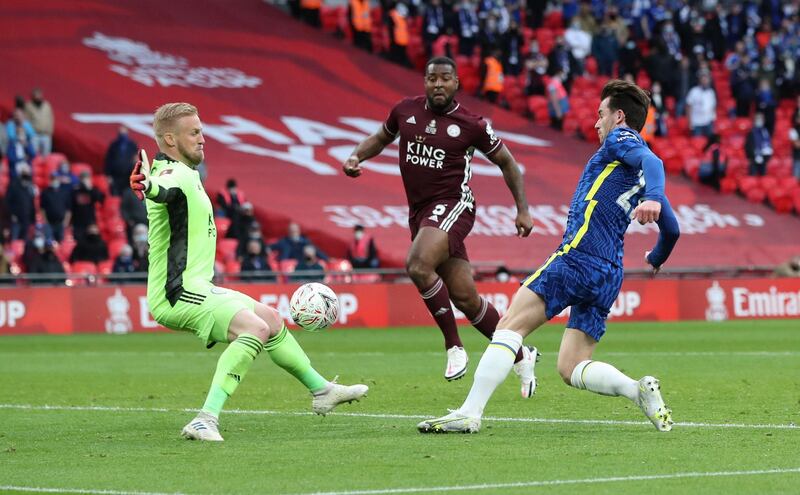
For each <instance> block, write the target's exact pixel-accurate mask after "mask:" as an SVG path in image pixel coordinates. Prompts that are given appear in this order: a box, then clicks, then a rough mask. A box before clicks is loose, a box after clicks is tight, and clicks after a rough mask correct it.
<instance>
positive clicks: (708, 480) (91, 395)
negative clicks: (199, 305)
mask: <svg viewBox="0 0 800 495" xmlns="http://www.w3.org/2000/svg"><path fill="white" fill-rule="evenodd" d="M461 333H462V337H463V338H464V341H465V345H466V347H467V348H468V351H469V352H470V359H471V363H470V372H469V373H468V375H467V377H466V378H465V379H463V380H460V381H457V382H453V383H447V382H445V380H444V379H443V378H442V373H443V370H444V352H443V351H442V349H441V348H442V340H441V336H440V335H439V332H438V330H436V329H433V328H406V329H391V330H332V331H327V332H323V333H318V334H310V333H305V332H302V333H296V335H297V337H298V340H299V341H300V342H301V344H302V345H303V347H304V348H305V349H306V351H307V352H308V354H309V355H310V356H311V359H312V362H313V363H314V365H315V367H316V368H317V369H318V370H319V371H320V372H322V373H323V374H324V375H326V376H327V377H328V378H333V376H334V375H336V374H338V375H340V381H341V382H343V383H355V382H363V383H366V384H368V385H369V386H370V393H369V396H368V397H367V398H366V399H365V400H364V401H362V402H360V403H357V404H352V405H344V406H341V407H340V408H338V409H337V410H336V411H335V412H334V413H333V414H331V415H329V416H327V417H320V416H313V415H311V414H310V403H311V401H310V396H309V395H308V393H307V392H306V391H305V389H304V388H303V387H302V386H301V385H300V384H299V383H297V382H296V381H295V380H294V379H293V378H292V377H291V376H289V375H288V374H286V373H285V372H283V371H282V370H280V369H278V368H277V367H276V366H274V365H273V364H272V363H271V361H270V360H269V358H268V357H267V356H266V354H265V355H262V356H261V357H259V359H258V362H256V363H255V365H254V367H253V368H252V369H251V370H250V373H249V374H248V376H247V377H246V379H245V380H244V381H243V383H242V385H241V386H240V387H239V390H238V391H237V393H236V395H235V396H234V397H232V399H231V400H230V401H229V403H228V409H229V410H230V411H229V412H226V413H223V416H222V418H221V420H222V424H221V432H222V434H223V436H224V437H225V439H226V441H225V442H224V443H223V444H205V443H198V442H189V441H185V440H182V439H181V438H179V432H180V429H181V428H182V427H183V425H184V424H185V423H186V422H188V421H189V420H190V419H192V417H193V412H192V411H191V410H192V409H194V408H197V407H199V406H200V405H201V404H202V402H203V399H204V397H205V393H206V390H207V387H208V384H209V382H210V379H211V375H212V373H213V369H214V366H215V363H216V356H217V355H218V354H219V352H220V351H221V350H220V347H221V346H218V347H217V348H215V349H213V350H210V351H206V350H204V348H203V346H202V345H201V344H200V342H199V341H197V340H196V339H195V338H193V337H191V336H189V335H183V334H175V333H164V334H150V335H144V334H138V335H127V336H108V335H76V336H69V337H58V336H21V337H0V391H2V394H1V395H0V491H5V492H14V491H20V492H22V490H30V489H34V488H37V489H42V490H44V489H53V491H51V493H76V492H83V493H109V494H122V493H132V492H138V493H148V494H150V493H176V492H181V493H187V494H217V493H219V494H227V493H231V494H234V493H235V494H255V493H265V494H310V493H318V492H320V493H337V494H344V493H347V494H381V493H465V494H479V493H480V494H495V493H497V494H503V495H505V494H534V493H536V494H538V493H559V494H562V493H563V494H568V493H576V492H578V491H584V492H586V493H592V494H594V493H609V494H624V493H703V494H709V493H721V494H722V493H725V494H730V493H759V494H764V493H798V492H799V491H800V488H799V487H800V428H798V427H796V426H795V425H796V424H800V322H798V321H797V320H794V321H760V322H729V323H718V324H709V323H670V324H642V323H639V324H621V323H618V324H611V325H610V326H609V331H608V333H607V334H606V337H605V338H604V339H603V341H602V343H601V344H600V345H599V347H598V351H597V353H596V355H595V357H596V358H597V359H600V360H604V361H608V362H611V363H613V364H615V365H616V366H617V367H618V368H620V369H621V370H623V371H624V372H626V373H628V374H629V375H631V376H633V377H636V378H638V377H640V376H642V375H644V374H653V375H655V376H657V377H659V378H660V379H661V384H662V389H663V391H664V396H665V400H666V402H667V404H668V405H670V406H671V407H672V409H673V411H674V418H675V421H676V425H675V428H674V429H673V431H672V432H670V433H659V432H657V431H656V430H655V429H654V428H653V427H652V426H651V425H650V424H649V423H645V418H644V416H643V415H642V414H641V413H640V411H639V410H638V409H637V408H636V407H635V406H633V405H632V404H630V403H629V402H628V401H627V400H626V399H623V398H608V397H601V396H597V395H594V394H591V393H589V392H586V391H578V390H575V389H572V388H570V387H567V386H565V385H564V384H563V383H562V382H561V380H560V378H559V377H558V375H557V373H556V371H555V364H556V350H557V347H558V343H559V341H560V337H561V327H556V326H549V327H545V328H543V329H541V330H539V331H538V332H536V333H534V334H533V335H532V336H531V337H529V338H528V339H527V340H526V342H528V343H533V344H535V345H537V346H538V347H539V348H540V349H541V350H542V352H543V358H542V361H541V362H540V363H539V365H538V367H537V375H538V376H539V389H538V391H537V393H536V395H535V396H534V398H532V399H530V400H523V399H521V398H520V396H519V390H518V383H517V381H516V377H515V376H514V375H513V374H512V375H510V376H509V378H508V380H506V382H505V383H504V384H503V386H501V388H499V389H498V390H497V392H496V393H495V395H494V397H493V399H492V401H491V402H490V403H489V406H488V408H487V410H486V416H487V417H485V418H484V422H483V429H482V431H481V432H480V433H479V434H477V435H421V434H419V433H417V431H416V429H415V425H416V423H417V422H418V421H419V420H421V419H423V418H425V417H432V416H440V415H442V414H445V413H446V412H447V408H456V407H458V406H459V405H460V404H461V402H462V401H463V399H464V397H465V396H466V394H467V391H468V390H469V387H470V385H471V383H472V373H473V371H474V369H475V367H476V366H477V364H478V360H479V359H480V355H481V353H482V352H483V350H484V348H485V345H486V341H485V340H483V339H482V337H480V336H479V335H478V334H477V332H476V331H474V330H473V329H471V328H462V330H461ZM44 406H51V408H45V407H44ZM492 418H495V419H492Z"/></svg>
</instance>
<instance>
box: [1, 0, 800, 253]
mask: <svg viewBox="0 0 800 495" xmlns="http://www.w3.org/2000/svg"><path fill="white" fill-rule="evenodd" d="M230 3H231V2H230V1H228V0H216V1H214V0H211V1H206V2H203V8H197V7H196V5H195V2H191V1H189V0H173V1H171V2H170V4H169V5H170V10H171V11H173V12H180V22H175V21H176V19H175V18H174V17H170V16H169V15H167V16H154V15H153V12H162V11H163V10H164V2H163V1H161V0H135V1H134V0H119V1H115V2H82V3H81V4H80V15H77V14H76V12H77V11H76V8H75V5H74V2H71V1H68V0H37V1H35V2H32V1H29V0H4V1H3V2H2V4H3V7H2V15H0V59H2V60H3V61H4V67H7V68H13V70H6V71H4V72H3V75H2V77H0V107H1V108H4V109H5V110H6V111H8V110H10V104H11V102H12V101H13V98H14V95H17V94H27V93H28V92H29V91H30V89H31V88H33V87H35V86H39V87H42V88H43V90H44V93H45V96H46V97H47V99H48V100H49V101H50V102H51V103H52V104H53V107H54V110H55V114H56V146H57V147H58V148H59V149H60V150H62V151H66V152H68V153H69V154H70V155H71V156H73V157H74V158H76V159H79V160H83V161H86V162H89V163H90V164H91V165H92V166H94V168H95V169H96V170H100V169H101V165H102V157H103V154H104V152H105V148H106V146H107V145H108V143H109V142H110V141H111V140H112V139H113V138H114V136H115V134H116V131H117V128H118V126H119V125H120V124H124V125H126V126H127V127H128V128H129V129H130V130H131V135H132V137H134V138H135V139H136V140H137V141H138V142H139V143H140V145H143V146H146V147H147V148H148V149H149V150H153V149H154V148H155V143H154V142H153V139H152V129H151V127H150V122H151V118H152V112H153V110H154V109H155V108H156V107H158V106H159V105H161V104H163V103H165V102H169V101H189V102H192V103H194V104H195V105H197V106H198V108H199V109H200V116H201V118H202V119H203V122H204V126H205V127H204V133H205V136H206V148H205V149H206V158H207V162H208V168H209V177H208V180H207V184H206V185H207V187H208V188H209V190H210V191H216V190H218V189H219V188H220V187H221V186H222V185H223V184H224V183H225V181H226V179H227V178H228V177H236V178H237V179H238V182H239V184H240V186H241V187H242V189H243V190H244V191H245V193H246V194H247V196H248V197H249V198H251V199H252V200H253V201H254V202H255V207H256V211H257V212H258V214H259V215H260V217H261V218H262V220H264V222H263V224H264V228H265V229H266V230H267V232H266V236H267V237H277V236H282V235H284V234H285V226H286V222H287V221H288V220H289V219H293V220H297V221H299V222H300V223H301V225H302V227H303V229H304V230H305V231H306V232H308V233H309V234H310V236H311V238H312V240H313V241H314V242H315V243H318V244H320V245H321V247H322V248H323V249H324V250H325V251H327V252H328V253H329V254H331V255H334V256H343V255H344V249H345V245H346V242H347V241H348V240H349V239H350V238H351V237H352V227H353V225H355V224H357V223H360V224H362V225H364V226H366V227H367V229H368V230H369V231H370V232H371V233H372V234H373V235H374V237H375V238H376V242H377V246H378V249H379V251H380V253H381V257H382V258H383V260H384V262H385V263H387V264H390V265H394V266H402V263H403V260H404V259H405V254H406V251H407V249H408V246H409V233H408V227H407V209H406V203H405V195H404V192H403V187H402V184H401V180H400V178H399V177H398V165H397V153H398V149H397V146H396V145H392V146H390V147H388V148H387V149H386V151H385V153H384V154H383V155H382V156H379V157H376V158H375V159H373V160H369V161H368V162H367V163H366V164H365V173H364V175H363V176H362V177H361V178H359V179H358V180H352V179H348V178H346V177H344V176H343V175H342V174H341V173H340V164H341V163H342V161H343V160H344V159H345V158H346V157H347V156H349V154H350V152H351V150H352V149H353V147H354V145H355V144H356V143H357V142H358V141H360V140H361V139H363V138H364V137H366V136H367V134H368V133H371V132H373V131H375V130H376V129H377V128H378V126H379V124H380V122H381V121H382V120H383V119H384V118H385V117H386V115H387V113H388V112H389V109H390V108H391V107H392V105H394V104H395V103H396V102H397V101H399V100H400V99H401V98H402V97H403V96H407V95H416V94H420V93H421V92H422V91H423V81H422V77H421V76H420V74H418V73H415V72H412V71H409V70H407V69H404V68H401V67H398V66H395V65H392V64H389V63H388V62H385V61H383V60H381V59H379V58H378V57H374V56H372V55H369V54H367V53H364V52H363V51H360V50H356V49H354V48H353V47H352V46H350V45H349V44H348V43H347V42H345V41H342V40H336V39H334V38H332V37H329V36H326V35H324V34H322V33H321V32H320V31H318V30H314V29H311V28H309V27H307V26H303V25H301V24H300V23H299V22H297V21H295V20H292V19H290V18H289V17H288V16H286V15H285V14H284V13H282V12H281V11H279V10H277V9H275V8H273V7H270V6H268V5H266V4H265V3H264V2H263V1H262V0H237V2H236V7H235V8H231V7H230ZM211 19H213V21H211ZM143 26H145V27H146V28H143ZM584 96H590V95H584ZM593 96H598V95H593ZM458 98H459V99H460V100H461V102H462V103H463V104H464V105H465V106H466V107H468V108H470V109H472V110H473V111H474V112H476V113H480V114H482V115H484V116H485V117H487V118H489V119H491V120H492V123H493V127H494V128H495V129H496V130H497V132H498V134H499V135H500V136H501V137H502V138H503V139H504V141H505V143H506V144H507V145H508V147H509V149H510V150H511V151H512V153H513V154H514V156H515V157H516V158H517V160H518V161H519V163H520V164H521V166H522V167H524V171H525V187H526V190H527V195H528V199H529V201H530V203H531V212H532V215H533V218H534V222H535V233H534V235H533V236H532V237H531V238H529V239H525V240H520V239H515V238H514V233H515V232H516V230H515V228H514V223H513V220H514V209H513V201H512V198H511V194H510V193H509V192H508V189H507V188H506V186H505V183H504V181H503V178H502V176H501V174H500V171H499V169H498V168H497V167H496V166H494V165H493V164H491V163H489V162H488V161H487V160H486V159H485V158H483V157H479V156H476V159H475V161H474V163H473V180H472V185H473V187H474V190H475V196H476V198H477V204H478V209H477V218H476V223H475V228H474V230H473V232H472V234H471V235H470V237H469V238H468V240H467V246H468V248H469V252H470V257H471V258H472V259H473V260H474V261H482V262H502V263H504V264H506V265H507V266H510V267H514V268H524V267H535V266H538V265H539V264H541V263H542V262H543V261H544V260H545V259H546V258H547V256H549V254H550V253H551V252H552V251H553V250H554V249H555V247H556V246H557V245H558V244H559V242H560V240H561V235H562V233H563V229H564V224H565V221H566V213H567V211H568V207H567V205H568V204H569V201H570V198H571V196H572V193H573V192H574V189H575V185H576V182H577V179H578V177H579V175H580V173H581V170H582V167H583V166H584V164H585V163H586V160H587V159H588V158H589V156H590V155H591V154H592V153H593V152H594V150H595V145H590V144H588V143H584V142H581V141H578V140H576V139H574V138H571V137H569V136H567V135H565V134H562V133H557V132H554V131H551V130H549V129H547V128H543V127H541V126H535V125H533V124H531V122H530V121H528V120H526V119H523V118H521V117H519V116H517V115H513V114H511V113H510V112H507V111H505V110H503V109H501V108H500V107H497V106H491V105H487V104H485V103H484V102H481V101H477V100H474V99H473V98H471V97H470V96H468V95H464V94H461V95H459V96H458ZM0 113H2V112H0ZM781 152H784V151H781ZM152 154H153V153H151V156H152ZM667 192H668V193H669V196H670V198H671V200H672V203H673V205H674V206H675V209H676V213H677V215H678V217H679V220H680V224H681V230H682V234H683V235H682V237H681V240H680V242H679V244H678V246H677V248H676V250H675V252H674V254H673V256H672V258H671V259H670V266H673V267H676V266H680V267H692V266H708V265H768V264H777V263H780V262H783V261H785V260H786V259H788V258H789V257H790V256H792V255H795V254H797V253H798V252H800V237H798V235H797V232H798V231H799V230H800V223H799V221H798V219H797V218H796V217H793V216H780V215H777V214H775V213H774V212H773V211H771V210H769V209H767V208H766V207H765V206H763V205H754V204H751V203H748V202H746V201H744V200H742V199H740V198H736V197H732V196H726V195H721V194H717V193H715V192H712V191H711V190H710V189H708V188H703V187H700V186H697V185H695V184H692V183H689V182H688V181H685V180H682V179H679V178H670V179H669V180H668V184H667ZM655 240H656V233H655V228H654V226H652V225H650V226H647V227H641V226H639V225H633V226H632V227H631V229H630V232H629V234H628V236H627V241H626V244H627V246H626V247H627V249H626V255H625V265H626V267H628V268H637V267H638V268H641V267H644V261H643V254H644V252H645V250H647V249H650V248H651V247H652V246H653V244H654V243H655Z"/></svg>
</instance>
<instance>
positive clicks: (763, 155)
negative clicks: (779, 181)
mask: <svg viewBox="0 0 800 495" xmlns="http://www.w3.org/2000/svg"><path fill="white" fill-rule="evenodd" d="M744 152H745V154H746V155H747V158H748V160H750V167H749V171H748V173H749V174H750V175H756V176H763V175H766V174H767V164H768V163H769V160H770V158H772V138H771V137H770V135H769V131H767V128H766V127H765V126H764V114H763V113H760V112H757V113H756V116H755V119H754V120H753V128H752V129H750V133H748V134H747V139H746V140H745V143H744Z"/></svg>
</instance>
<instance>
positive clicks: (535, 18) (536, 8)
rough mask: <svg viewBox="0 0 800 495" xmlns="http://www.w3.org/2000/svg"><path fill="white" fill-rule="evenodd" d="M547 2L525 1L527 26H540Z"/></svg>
mask: <svg viewBox="0 0 800 495" xmlns="http://www.w3.org/2000/svg"><path fill="white" fill-rule="evenodd" d="M547 4H548V1H547V0H527V1H526V2H525V20H526V21H527V23H528V27H529V28H533V29H537V28H540V27H542V23H543V22H544V12H545V10H547Z"/></svg>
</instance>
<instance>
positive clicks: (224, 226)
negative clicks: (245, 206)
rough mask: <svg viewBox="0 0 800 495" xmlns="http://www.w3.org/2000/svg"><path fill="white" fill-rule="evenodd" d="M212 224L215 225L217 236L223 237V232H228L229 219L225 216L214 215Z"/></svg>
mask: <svg viewBox="0 0 800 495" xmlns="http://www.w3.org/2000/svg"><path fill="white" fill-rule="evenodd" d="M214 224H215V225H216V226H217V238H223V237H225V234H227V233H228V229H229V228H230V226H231V219H230V218H227V217H216V218H214Z"/></svg>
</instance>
